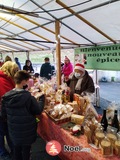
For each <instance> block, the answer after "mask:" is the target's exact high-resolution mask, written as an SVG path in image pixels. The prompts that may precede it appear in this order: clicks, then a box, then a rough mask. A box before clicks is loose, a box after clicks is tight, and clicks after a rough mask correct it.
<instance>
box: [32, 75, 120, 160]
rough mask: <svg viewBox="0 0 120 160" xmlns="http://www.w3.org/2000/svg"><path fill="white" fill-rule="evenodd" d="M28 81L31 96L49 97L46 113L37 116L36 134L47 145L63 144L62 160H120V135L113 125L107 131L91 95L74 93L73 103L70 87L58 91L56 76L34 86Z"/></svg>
mask: <svg viewBox="0 0 120 160" xmlns="http://www.w3.org/2000/svg"><path fill="white" fill-rule="evenodd" d="M29 82H30V83H29V87H30V90H29V91H30V92H31V94H32V95H34V96H35V97H38V96H37V95H38V94H40V95H41V94H45V96H46V102H45V107H44V112H43V113H42V115H40V116H38V117H37V118H38V119H39V120H40V121H39V123H38V129H37V132H38V134H39V135H40V136H41V137H42V138H43V139H44V140H45V141H46V142H48V141H51V140H57V141H58V142H59V143H60V144H61V148H62V151H61V152H60V153H59V156H60V158H61V159H62V160H79V159H82V160H110V159H111V158H112V159H113V160H118V159H120V133H119V132H118V133H119V134H118V133H117V132H116V130H114V128H112V127H111V126H109V127H108V129H107V130H105V128H104V127H105V124H104V122H103V123H101V118H102V116H101V115H98V113H97V112H96V110H95V108H94V106H93V105H92V102H91V101H92V97H91V95H89V94H87V95H84V96H80V95H78V94H76V93H74V94H73V101H70V90H69V88H68V87H67V86H66V84H64V83H63V84H62V85H61V86H60V87H59V88H56V77H53V79H52V80H50V81H45V80H42V79H41V78H39V79H38V80H37V81H36V83H34V84H32V83H31V80H30V81H29ZM109 118H111V117H109ZM118 130H119V129H118ZM118 136H119V137H118ZM69 148H70V150H69Z"/></svg>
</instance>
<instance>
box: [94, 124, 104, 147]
mask: <svg viewBox="0 0 120 160" xmlns="http://www.w3.org/2000/svg"><path fill="white" fill-rule="evenodd" d="M104 137H105V134H104V132H103V128H102V127H101V126H98V128H97V129H96V131H95V145H96V147H98V148H99V147H100V143H101V141H102V140H103V139H104Z"/></svg>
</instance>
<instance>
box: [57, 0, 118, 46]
mask: <svg viewBox="0 0 120 160" xmlns="http://www.w3.org/2000/svg"><path fill="white" fill-rule="evenodd" d="M56 2H57V3H58V4H59V5H61V6H62V7H64V8H65V9H66V10H68V11H69V12H70V13H72V14H73V15H74V16H76V17H77V18H79V19H80V20H82V21H83V22H84V23H86V24H87V25H89V26H90V27H91V28H93V29H94V30H96V31H97V32H99V33H100V34H102V35H103V36H104V37H106V38H107V39H109V40H110V41H112V42H113V43H116V41H115V40H113V39H112V38H111V37H109V36H108V35H107V34H106V33H104V32H102V31H101V30H100V29H98V28H97V27H96V26H94V25H93V24H92V23H90V22H89V21H87V20H86V19H85V18H83V17H82V16H80V15H79V14H76V13H75V11H73V10H72V9H71V8H69V7H68V6H67V5H65V4H64V3H62V2H61V1H60V0H56Z"/></svg>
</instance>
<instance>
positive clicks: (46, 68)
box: [40, 57, 53, 80]
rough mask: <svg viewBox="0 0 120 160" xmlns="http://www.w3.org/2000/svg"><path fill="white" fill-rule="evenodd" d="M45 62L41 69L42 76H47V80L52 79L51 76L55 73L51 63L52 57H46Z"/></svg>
mask: <svg viewBox="0 0 120 160" xmlns="http://www.w3.org/2000/svg"><path fill="white" fill-rule="evenodd" d="M44 61H45V63H43V64H42V66H41V69H40V77H43V78H46V79H47V80H49V79H51V76H52V75H53V69H52V66H51V64H50V59H49V58H48V57H46V58H45V59H44Z"/></svg>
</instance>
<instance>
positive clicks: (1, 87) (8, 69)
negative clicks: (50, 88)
mask: <svg viewBox="0 0 120 160" xmlns="http://www.w3.org/2000/svg"><path fill="white" fill-rule="evenodd" d="M18 70H19V68H18V65H17V64H16V63H15V62H12V61H7V62H5V63H4V64H3V65H2V67H1V68H0V158H1V159H2V160H11V158H10V154H9V152H8V151H7V149H6V148H5V144H4V136H6V139H7V143H8V145H9V148H10V149H11V151H12V145H11V142H10V139H9V136H8V129H7V121H6V120H5V119H2V117H1V98H2V96H3V95H4V94H5V93H6V92H8V91H10V90H12V89H13V88H14V87H15V83H14V80H13V78H14V74H15V73H16V72H17V71H18Z"/></svg>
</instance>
